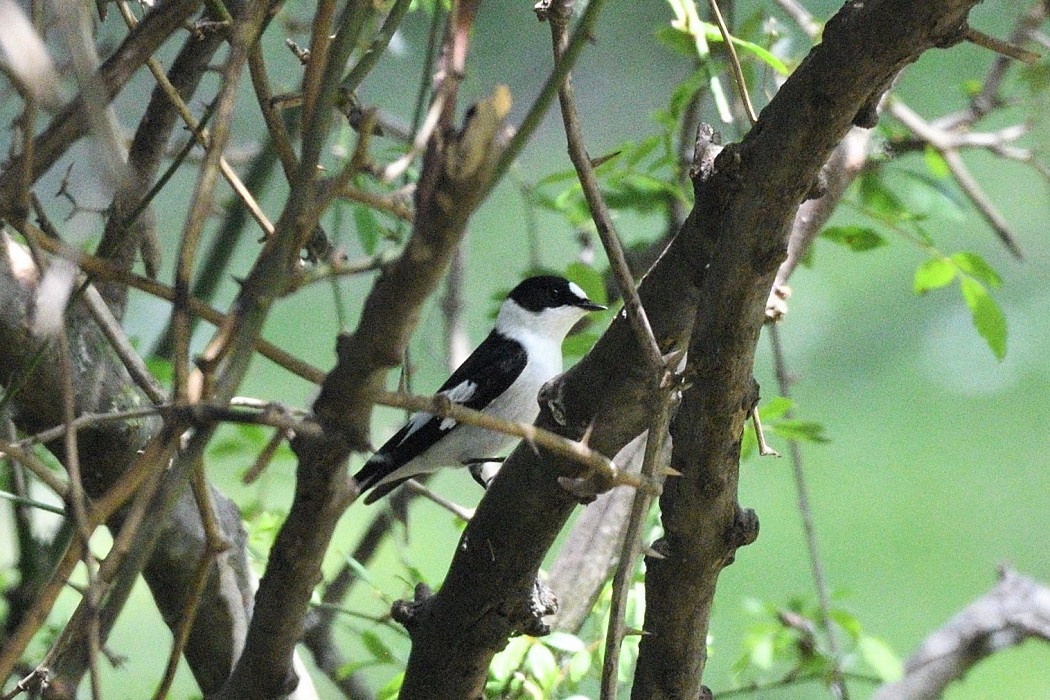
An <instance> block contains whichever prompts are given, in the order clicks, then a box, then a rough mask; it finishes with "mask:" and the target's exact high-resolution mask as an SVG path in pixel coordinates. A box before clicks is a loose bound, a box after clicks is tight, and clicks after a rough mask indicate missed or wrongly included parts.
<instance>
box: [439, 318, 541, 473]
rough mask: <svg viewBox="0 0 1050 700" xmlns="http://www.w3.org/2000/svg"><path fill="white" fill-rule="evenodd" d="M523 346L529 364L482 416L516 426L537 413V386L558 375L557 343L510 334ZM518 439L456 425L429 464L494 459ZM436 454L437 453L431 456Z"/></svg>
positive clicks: (526, 335) (530, 421) (532, 419)
mask: <svg viewBox="0 0 1050 700" xmlns="http://www.w3.org/2000/svg"><path fill="white" fill-rule="evenodd" d="M514 340H517V341H518V342H520V343H521V344H522V345H524V346H525V349H526V351H527V352H528V357H529V361H528V363H527V364H526V365H525V369H523V370H522V371H521V374H520V375H518V378H517V379H516V380H515V381H514V383H513V384H511V385H510V388H508V389H507V390H506V391H505V392H504V393H503V394H501V395H500V396H499V397H497V398H496V399H495V400H494V401H493V402H492V403H490V404H489V405H488V406H486V407H485V409H484V411H485V413H487V414H489V415H491V416H493V417H496V418H502V419H503V420H508V421H513V422H516V423H532V422H533V421H535V420H536V416H537V415H538V414H539V410H540V409H539V403H538V402H537V400H536V396H537V395H538V394H539V391H540V387H542V386H543V385H544V384H546V383H547V382H548V381H550V380H551V379H553V378H554V377H555V376H557V375H558V374H560V373H561V370H562V358H561V344H560V342H559V343H555V342H552V341H551V340H549V339H547V338H542V337H537V336H535V335H533V334H531V333H528V334H526V333H520V334H514ZM517 439H518V438H516V437H514V436H511V435H504V434H503V433H497V432H494V431H491V430H484V429H482V428H476V427H474V426H470V425H460V426H458V427H457V428H456V430H455V431H454V432H452V433H450V434H449V435H448V436H447V437H446V438H445V439H444V440H442V441H441V442H442V443H443V444H442V445H440V446H437V445H435V447H434V448H433V449H432V450H431V454H429V455H428V457H429V458H430V459H428V461H431V460H433V461H432V463H434V464H437V463H440V464H441V466H445V465H448V466H458V465H460V464H463V463H464V462H469V461H471V460H479V459H485V458H488V457H497V456H500V455H501V454H502V453H504V452H505V451H506V450H507V448H509V447H510V446H511V445H513V444H514V443H515V442H516V441H517ZM435 452H439V454H435Z"/></svg>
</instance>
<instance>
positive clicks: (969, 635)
mask: <svg viewBox="0 0 1050 700" xmlns="http://www.w3.org/2000/svg"><path fill="white" fill-rule="evenodd" d="M1031 638H1035V639H1041V640H1042V641H1044V642H1050V588H1047V587H1046V586H1043V585H1040V584H1039V583H1037V582H1036V581H1033V580H1032V579H1030V578H1028V577H1027V576H1022V575H1021V574H1019V573H1017V572H1016V571H1014V570H1013V569H1009V568H1005V567H1004V568H1001V569H1000V570H999V582H998V583H997V584H996V585H995V587H994V588H992V590H990V591H989V592H988V593H986V594H984V595H983V596H981V597H980V598H978V599H977V600H975V601H974V602H972V603H970V604H969V605H967V606H966V607H965V608H964V609H963V610H962V611H961V612H960V613H959V614H958V615H956V616H955V617H953V618H952V619H951V620H949V621H948V622H947V623H946V624H945V625H944V627H942V628H940V629H939V630H937V631H935V632H933V633H932V634H931V635H930V636H929V637H927V638H926V640H925V641H924V642H923V643H922V645H921V646H920V647H919V649H918V650H917V651H916V652H915V653H914V654H912V655H911V658H909V659H908V661H907V663H906V664H905V668H904V678H902V679H901V680H899V681H896V682H894V683H887V684H886V685H884V686H882V687H881V688H879V689H878V690H877V691H875V694H874V695H872V700H933V699H934V698H939V697H941V696H942V695H943V693H944V690H945V688H947V687H948V685H949V684H951V683H953V682H955V681H957V680H959V679H961V678H962V677H963V676H964V675H966V673H967V672H968V671H969V670H970V669H971V668H972V667H973V666H975V665H976V664H978V663H979V662H981V661H982V660H984V659H985V658H987V657H989V656H991V655H992V654H995V653H998V652H1000V651H1002V650H1004V649H1007V648H1009V647H1012V646H1016V645H1018V644H1020V643H1021V642H1023V641H1025V640H1027V639H1031Z"/></svg>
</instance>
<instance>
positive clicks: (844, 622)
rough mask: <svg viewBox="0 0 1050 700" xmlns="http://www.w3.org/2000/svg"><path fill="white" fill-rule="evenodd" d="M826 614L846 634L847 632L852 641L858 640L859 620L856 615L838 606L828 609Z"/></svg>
mask: <svg viewBox="0 0 1050 700" xmlns="http://www.w3.org/2000/svg"><path fill="white" fill-rule="evenodd" d="M828 616H829V617H830V618H831V619H832V620H834V621H835V623H836V624H837V625H838V626H839V627H841V628H842V629H844V630H845V631H846V634H848V635H849V636H850V638H851V639H852V640H853V641H858V640H859V639H860V637H861V626H860V620H858V619H857V618H856V616H854V615H852V614H850V613H848V612H846V611H845V610H842V609H839V608H835V609H832V610H830V611H829V612H828Z"/></svg>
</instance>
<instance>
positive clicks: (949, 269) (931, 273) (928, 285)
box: [914, 257, 958, 294]
mask: <svg viewBox="0 0 1050 700" xmlns="http://www.w3.org/2000/svg"><path fill="white" fill-rule="evenodd" d="M957 269H958V268H956V266H955V265H953V264H952V261H951V260H950V259H949V258H942V257H937V258H930V259H929V260H927V261H926V262H924V263H923V264H922V265H920V266H919V269H918V270H916V271H915V283H914V287H915V293H916V294H925V293H926V292H928V291H930V290H932V289H939V288H941V287H944V286H947V285H949V284H951V283H952V280H954V279H955V274H956V272H957Z"/></svg>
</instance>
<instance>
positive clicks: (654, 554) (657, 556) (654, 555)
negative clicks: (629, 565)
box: [644, 546, 667, 559]
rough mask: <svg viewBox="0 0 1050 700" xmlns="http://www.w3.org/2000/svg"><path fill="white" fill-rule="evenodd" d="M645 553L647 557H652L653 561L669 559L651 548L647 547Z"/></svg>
mask: <svg viewBox="0 0 1050 700" xmlns="http://www.w3.org/2000/svg"><path fill="white" fill-rule="evenodd" d="M644 553H645V556H647V557H652V558H653V559H666V558H667V557H665V556H664V555H663V554H662V553H661V552H659V551H658V550H655V549H653V548H652V547H651V546H650V547H646V548H645V552H644Z"/></svg>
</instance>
